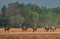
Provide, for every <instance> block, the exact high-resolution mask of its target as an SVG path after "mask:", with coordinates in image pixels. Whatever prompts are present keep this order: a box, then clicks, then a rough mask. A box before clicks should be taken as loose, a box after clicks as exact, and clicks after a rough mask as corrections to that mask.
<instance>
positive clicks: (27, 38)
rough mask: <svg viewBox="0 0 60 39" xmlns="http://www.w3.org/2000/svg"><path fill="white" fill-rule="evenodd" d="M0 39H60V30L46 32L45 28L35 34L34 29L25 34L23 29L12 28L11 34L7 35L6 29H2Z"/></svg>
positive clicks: (39, 29) (0, 29)
mask: <svg viewBox="0 0 60 39" xmlns="http://www.w3.org/2000/svg"><path fill="white" fill-rule="evenodd" d="M0 39H60V29H57V30H55V31H54V32H50V31H49V32H45V29H44V28H38V29H37V30H36V31H35V32H33V30H32V28H29V29H28V30H27V31H26V32H24V31H23V30H22V29H21V28H11V29H10V31H9V33H8V32H6V33H5V30H4V28H0Z"/></svg>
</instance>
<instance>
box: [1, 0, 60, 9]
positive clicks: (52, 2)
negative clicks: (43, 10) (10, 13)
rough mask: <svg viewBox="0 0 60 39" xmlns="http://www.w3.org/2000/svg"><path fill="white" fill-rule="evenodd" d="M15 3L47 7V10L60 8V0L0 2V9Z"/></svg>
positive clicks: (10, 0) (6, 0) (13, 0)
mask: <svg viewBox="0 0 60 39" xmlns="http://www.w3.org/2000/svg"><path fill="white" fill-rule="evenodd" d="M13 2H20V3H25V4H28V3H33V4H37V5H39V6H46V7H47V8H54V7H57V6H60V0H0V8H1V7H2V6H3V5H7V4H9V3H13Z"/></svg>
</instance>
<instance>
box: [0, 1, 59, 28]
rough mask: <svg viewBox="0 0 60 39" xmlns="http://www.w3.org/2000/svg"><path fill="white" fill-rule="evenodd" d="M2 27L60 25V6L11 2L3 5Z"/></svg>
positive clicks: (0, 18) (0, 25) (0, 24)
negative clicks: (47, 6)
mask: <svg viewBox="0 0 60 39" xmlns="http://www.w3.org/2000/svg"><path fill="white" fill-rule="evenodd" d="M1 12H2V14H0V27H6V26H7V25H8V26H10V27H22V26H27V27H34V26H35V27H44V26H56V27H60V7H57V8H46V7H40V6H38V5H36V4H30V3H29V4H23V3H21V4H20V3H18V2H16V3H10V4H8V6H5V5H4V6H3V7H2V9H1ZM1 12H0V13H1Z"/></svg>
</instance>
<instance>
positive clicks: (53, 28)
mask: <svg viewBox="0 0 60 39" xmlns="http://www.w3.org/2000/svg"><path fill="white" fill-rule="evenodd" d="M44 28H45V32H48V31H49V30H50V31H51V32H54V30H56V27H48V26H45V27H44ZM27 29H28V27H26V26H24V27H22V30H23V31H26V30H27ZM32 29H33V32H35V31H36V30H37V29H38V28H37V27H33V28H32ZM9 30H10V27H5V32H9Z"/></svg>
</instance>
